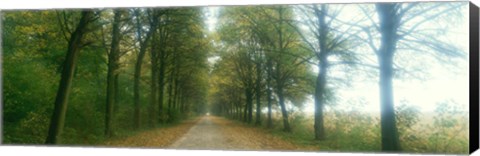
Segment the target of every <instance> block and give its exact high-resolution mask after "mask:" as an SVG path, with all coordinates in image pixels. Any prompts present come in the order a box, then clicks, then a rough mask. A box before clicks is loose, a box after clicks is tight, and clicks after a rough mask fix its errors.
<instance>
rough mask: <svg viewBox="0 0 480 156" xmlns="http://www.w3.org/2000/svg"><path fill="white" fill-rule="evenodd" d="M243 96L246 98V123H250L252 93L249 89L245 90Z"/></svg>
mask: <svg viewBox="0 0 480 156" xmlns="http://www.w3.org/2000/svg"><path fill="white" fill-rule="evenodd" d="M245 95H246V97H247V107H248V119H247V123H252V118H253V93H252V89H251V88H250V87H247V89H245Z"/></svg>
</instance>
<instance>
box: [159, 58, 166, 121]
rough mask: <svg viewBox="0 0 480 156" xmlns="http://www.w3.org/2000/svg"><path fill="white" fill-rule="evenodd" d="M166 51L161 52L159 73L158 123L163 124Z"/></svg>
mask: <svg viewBox="0 0 480 156" xmlns="http://www.w3.org/2000/svg"><path fill="white" fill-rule="evenodd" d="M165 59H166V58H165V51H164V50H162V51H160V60H159V63H160V70H159V71H158V122H159V123H160V122H162V120H163V119H162V113H163V112H164V110H163V101H164V92H165V83H164V80H165V78H164V77H165Z"/></svg>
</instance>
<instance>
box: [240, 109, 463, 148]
mask: <svg viewBox="0 0 480 156" xmlns="http://www.w3.org/2000/svg"><path fill="white" fill-rule="evenodd" d="M352 110H354V109H352ZM407 110H409V109H403V110H399V112H397V114H398V118H401V120H399V121H398V123H397V127H398V128H399V133H400V134H399V135H400V144H401V148H402V152H405V153H430V154H468V145H469V144H468V140H469V138H468V116H467V115H468V113H466V112H455V111H445V110H443V111H442V110H440V111H437V112H429V113H425V114H421V113H419V112H414V111H411V110H410V111H407ZM262 117H263V116H262ZM263 119H266V118H265V117H263ZM324 120H325V130H326V139H325V140H322V141H318V140H314V131H313V117H305V116H304V115H303V114H298V115H292V116H291V118H290V125H291V128H292V132H291V133H288V132H284V131H283V125H282V122H281V120H280V117H279V116H277V117H276V118H274V128H273V129H267V128H266V127H265V123H266V122H264V125H263V126H262V129H265V130H266V131H268V132H269V133H271V134H273V135H275V136H278V137H280V138H282V139H283V140H286V141H289V142H291V143H294V144H296V145H298V146H313V147H315V149H318V150H319V151H333V152H381V141H380V140H381V138H380V118H379V115H375V114H371V113H362V112H356V111H330V112H325V114H324ZM236 122H238V123H242V124H245V125H248V126H252V127H254V124H253V122H252V124H246V123H243V122H240V121H236Z"/></svg>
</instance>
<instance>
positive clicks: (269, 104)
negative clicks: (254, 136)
mask: <svg viewBox="0 0 480 156" xmlns="http://www.w3.org/2000/svg"><path fill="white" fill-rule="evenodd" d="M271 71H272V63H271V61H270V60H268V62H267V107H268V119H267V127H268V128H273V121H272V84H271V79H272V75H271V74H272V72H271Z"/></svg>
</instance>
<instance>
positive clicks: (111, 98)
mask: <svg viewBox="0 0 480 156" xmlns="http://www.w3.org/2000/svg"><path fill="white" fill-rule="evenodd" d="M113 18H114V19H113V24H112V43H111V45H110V46H111V48H110V53H109V54H108V73H107V107H106V108H107V109H106V113H105V136H107V137H110V136H111V135H112V131H113V130H112V118H113V107H114V106H115V104H116V101H115V97H116V96H118V95H116V94H115V92H116V91H115V90H116V84H115V77H116V75H117V71H116V70H117V68H118V59H119V53H120V47H119V46H120V18H121V10H114V17H113Z"/></svg>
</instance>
